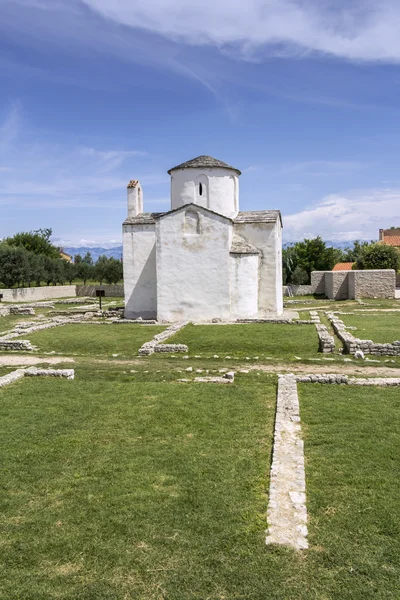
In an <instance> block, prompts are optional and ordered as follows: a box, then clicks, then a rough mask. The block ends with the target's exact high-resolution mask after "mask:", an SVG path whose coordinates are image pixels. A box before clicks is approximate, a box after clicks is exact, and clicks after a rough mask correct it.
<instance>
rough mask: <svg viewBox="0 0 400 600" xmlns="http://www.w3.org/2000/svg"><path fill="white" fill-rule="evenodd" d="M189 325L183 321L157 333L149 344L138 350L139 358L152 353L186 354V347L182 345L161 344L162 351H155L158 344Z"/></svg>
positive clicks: (146, 343)
mask: <svg viewBox="0 0 400 600" xmlns="http://www.w3.org/2000/svg"><path fill="white" fill-rule="evenodd" d="M188 324H189V321H184V322H181V323H174V324H173V325H170V326H169V327H167V329H165V330H164V331H162V332H161V333H157V334H156V335H155V336H154V337H153V339H152V340H150V342H145V343H144V344H143V346H142V347H141V348H140V349H139V355H140V356H146V355H149V354H153V353H154V352H188V350H189V349H188V347H187V346H185V345H184V344H162V345H161V346H162V347H163V348H164V349H161V350H157V349H156V348H157V346H158V345H159V344H160V342H165V340H167V339H168V338H170V337H172V336H173V335H174V334H175V333H177V332H178V331H180V330H181V329H183V328H184V327H186V325H188Z"/></svg>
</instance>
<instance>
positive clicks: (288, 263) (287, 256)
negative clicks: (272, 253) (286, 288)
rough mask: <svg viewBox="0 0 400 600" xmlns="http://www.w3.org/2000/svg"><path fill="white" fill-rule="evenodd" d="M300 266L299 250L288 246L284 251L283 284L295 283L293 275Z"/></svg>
mask: <svg viewBox="0 0 400 600" xmlns="http://www.w3.org/2000/svg"><path fill="white" fill-rule="evenodd" d="M297 264H298V257H297V250H296V248H295V247H294V246H288V247H287V248H283V250H282V278H283V283H284V284H285V285H286V284H289V283H294V281H293V273H294V272H295V270H296V267H297Z"/></svg>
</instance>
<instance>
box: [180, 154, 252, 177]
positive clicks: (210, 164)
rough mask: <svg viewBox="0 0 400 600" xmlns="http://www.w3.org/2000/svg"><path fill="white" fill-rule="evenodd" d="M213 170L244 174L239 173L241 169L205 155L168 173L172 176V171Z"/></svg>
mask: <svg viewBox="0 0 400 600" xmlns="http://www.w3.org/2000/svg"><path fill="white" fill-rule="evenodd" d="M212 168H219V169H229V170H230V171H235V173H237V174H238V175H241V174H242V173H241V171H239V169H235V167H231V166H230V165H228V164H226V163H225V162H223V161H222V160H218V158H213V157H212V156H207V155H205V154H202V155H201V156H197V157H196V158H192V159H191V160H188V161H186V162H184V163H182V164H180V165H177V166H176V167H172V169H170V170H169V171H168V174H169V175H170V174H171V172H172V171H177V170H178V169H212Z"/></svg>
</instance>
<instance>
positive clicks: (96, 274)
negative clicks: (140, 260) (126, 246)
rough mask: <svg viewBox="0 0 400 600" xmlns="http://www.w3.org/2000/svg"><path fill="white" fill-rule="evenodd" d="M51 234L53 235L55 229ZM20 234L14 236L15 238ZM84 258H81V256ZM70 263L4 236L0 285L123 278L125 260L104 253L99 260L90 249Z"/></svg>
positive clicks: (111, 282)
mask: <svg viewBox="0 0 400 600" xmlns="http://www.w3.org/2000/svg"><path fill="white" fill-rule="evenodd" d="M49 235H51V230H50V233H49ZM16 237H17V236H14V238H9V239H14V240H15V238H16ZM79 258H80V260H79ZM79 258H78V260H77V261H76V263H75V264H74V263H70V262H68V261H66V260H64V259H62V258H60V256H59V253H58V252H57V254H56V256H53V255H49V254H46V253H37V252H33V251H30V250H27V249H26V248H25V246H24V245H18V244H15V245H12V244H11V245H10V244H7V243H6V240H3V241H2V242H1V243H0V285H1V286H3V287H6V288H8V287H15V286H19V287H30V286H31V285H37V286H40V285H41V284H42V283H45V284H47V285H57V284H61V285H63V284H65V283H66V282H68V283H70V284H72V282H73V281H77V280H81V281H83V282H84V283H87V282H88V281H90V280H94V281H99V282H100V283H103V282H106V283H110V284H113V283H118V282H119V281H121V280H122V277H123V273H122V263H121V262H120V261H119V260H116V259H115V258H107V257H106V256H102V257H100V259H99V261H98V264H97V263H95V264H93V259H92V257H91V255H90V253H89V252H88V253H87V254H86V255H85V256H84V257H83V259H82V258H81V257H79Z"/></svg>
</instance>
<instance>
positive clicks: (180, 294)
mask: <svg viewBox="0 0 400 600" xmlns="http://www.w3.org/2000/svg"><path fill="white" fill-rule="evenodd" d="M168 173H169V175H170V176H171V209H170V210H169V211H167V212H162V213H145V212H143V192H142V188H141V185H140V182H139V181H136V180H132V181H131V182H130V183H129V184H128V216H127V219H126V220H125V221H124V224H123V263H124V292H125V318H128V319H129V318H132V319H135V318H139V317H142V318H156V319H157V320H158V321H166V322H174V321H181V320H194V321H211V320H212V319H221V320H222V321H232V320H236V319H247V318H250V319H252V318H262V317H265V316H279V315H281V314H282V312H283V298H282V219H281V214H280V212H279V211H278V210H260V211H246V212H240V211H239V176H240V174H241V173H240V171H239V170H238V169H235V168H233V167H231V166H229V165H227V164H226V163H224V162H222V161H220V160H217V159H214V158H212V157H210V156H199V157H197V158H195V159H193V160H190V161H188V162H185V163H183V164H181V165H178V166H177V167H174V168H173V169H170V170H169V171H168Z"/></svg>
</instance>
